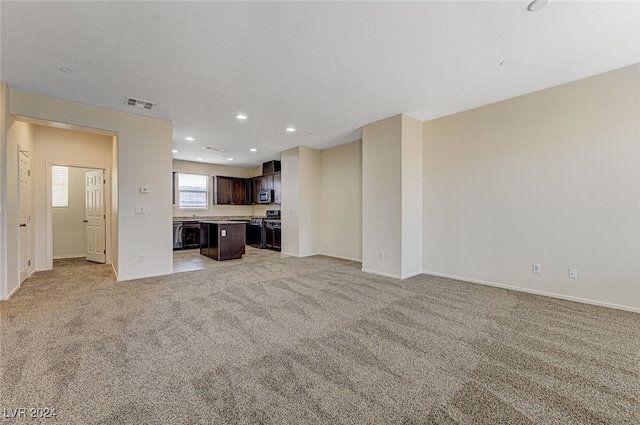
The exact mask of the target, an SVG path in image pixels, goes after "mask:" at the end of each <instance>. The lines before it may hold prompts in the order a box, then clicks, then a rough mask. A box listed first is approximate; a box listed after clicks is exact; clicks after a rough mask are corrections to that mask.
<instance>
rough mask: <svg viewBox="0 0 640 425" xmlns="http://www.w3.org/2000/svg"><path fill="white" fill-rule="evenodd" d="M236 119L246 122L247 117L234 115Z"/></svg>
mask: <svg viewBox="0 0 640 425" xmlns="http://www.w3.org/2000/svg"><path fill="white" fill-rule="evenodd" d="M236 118H238V119H239V120H246V119H247V116H246V115H245V114H238V115H236Z"/></svg>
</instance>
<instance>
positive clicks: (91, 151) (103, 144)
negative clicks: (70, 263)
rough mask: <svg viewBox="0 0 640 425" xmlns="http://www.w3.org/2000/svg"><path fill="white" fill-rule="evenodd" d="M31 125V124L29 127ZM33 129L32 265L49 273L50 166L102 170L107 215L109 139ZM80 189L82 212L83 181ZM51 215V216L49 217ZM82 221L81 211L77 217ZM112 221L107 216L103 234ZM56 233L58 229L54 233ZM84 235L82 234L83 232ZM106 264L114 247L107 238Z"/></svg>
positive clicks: (51, 236)
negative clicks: (34, 248) (33, 246)
mask: <svg viewBox="0 0 640 425" xmlns="http://www.w3.org/2000/svg"><path fill="white" fill-rule="evenodd" d="M30 125H31V124H30ZM32 127H33V129H34V135H35V142H34V159H33V163H32V164H33V173H32V181H33V182H34V184H35V191H34V193H35V198H34V199H35V202H34V206H35V209H34V212H33V217H34V229H35V237H36V239H35V246H36V250H35V263H36V269H37V270H49V269H51V268H52V266H53V256H54V253H53V251H52V246H55V244H54V243H53V241H54V234H53V231H54V229H56V226H55V224H54V223H53V221H52V220H53V218H54V217H55V214H56V209H55V208H51V207H50V205H51V188H50V186H51V166H52V165H67V166H73V167H83V166H84V167H92V168H102V169H105V170H106V172H105V179H106V180H107V184H106V186H105V200H106V204H107V211H110V210H113V208H112V207H111V199H112V197H111V190H112V186H113V183H112V179H111V176H110V170H111V161H112V149H113V147H112V144H113V138H112V137H111V136H106V135H100V134H92V133H87V132H80V131H73V130H66V129H61V128H53V127H47V126H44V125H32ZM81 185H82V189H81V191H82V205H83V206H82V209H84V178H83V179H82V181H81ZM49 211H51V216H50V215H49ZM81 214H82V218H81V219H80V220H82V219H84V211H83V212H82V213H81ZM113 221H114V219H113V217H111V216H109V215H107V221H106V230H107V231H108V232H110V231H111V226H112V223H113ZM57 230H58V231H59V230H61V229H59V228H58V229H57ZM83 235H84V231H83ZM106 243H107V246H106V248H107V249H106V250H107V263H110V262H111V260H112V258H113V257H114V254H113V252H112V247H113V245H114V243H113V241H112V240H110V238H106Z"/></svg>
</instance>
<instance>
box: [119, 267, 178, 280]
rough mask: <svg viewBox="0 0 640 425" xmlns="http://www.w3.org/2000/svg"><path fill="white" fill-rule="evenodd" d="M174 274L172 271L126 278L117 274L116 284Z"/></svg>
mask: <svg viewBox="0 0 640 425" xmlns="http://www.w3.org/2000/svg"><path fill="white" fill-rule="evenodd" d="M114 272H115V270H114ZM172 274H173V270H171V271H170V272H160V273H153V274H145V275H138V276H126V277H122V278H121V277H118V274H117V273H116V282H126V281H128V280H137V279H146V278H148V277H158V276H169V275H172Z"/></svg>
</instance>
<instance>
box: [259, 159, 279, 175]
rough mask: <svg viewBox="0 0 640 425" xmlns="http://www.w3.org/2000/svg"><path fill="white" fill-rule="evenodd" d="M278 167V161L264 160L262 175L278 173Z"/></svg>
mask: <svg viewBox="0 0 640 425" xmlns="http://www.w3.org/2000/svg"><path fill="white" fill-rule="evenodd" d="M280 169H281V166H280V161H269V162H264V163H263V164H262V175H266V174H273V173H279V172H280Z"/></svg>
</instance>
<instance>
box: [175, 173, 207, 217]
mask: <svg viewBox="0 0 640 425" xmlns="http://www.w3.org/2000/svg"><path fill="white" fill-rule="evenodd" d="M208 195H209V176H202V175H199V174H184V173H178V202H179V203H178V206H179V208H181V209H189V208H192V209H203V208H208V207H209V201H208V199H209V196H208Z"/></svg>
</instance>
